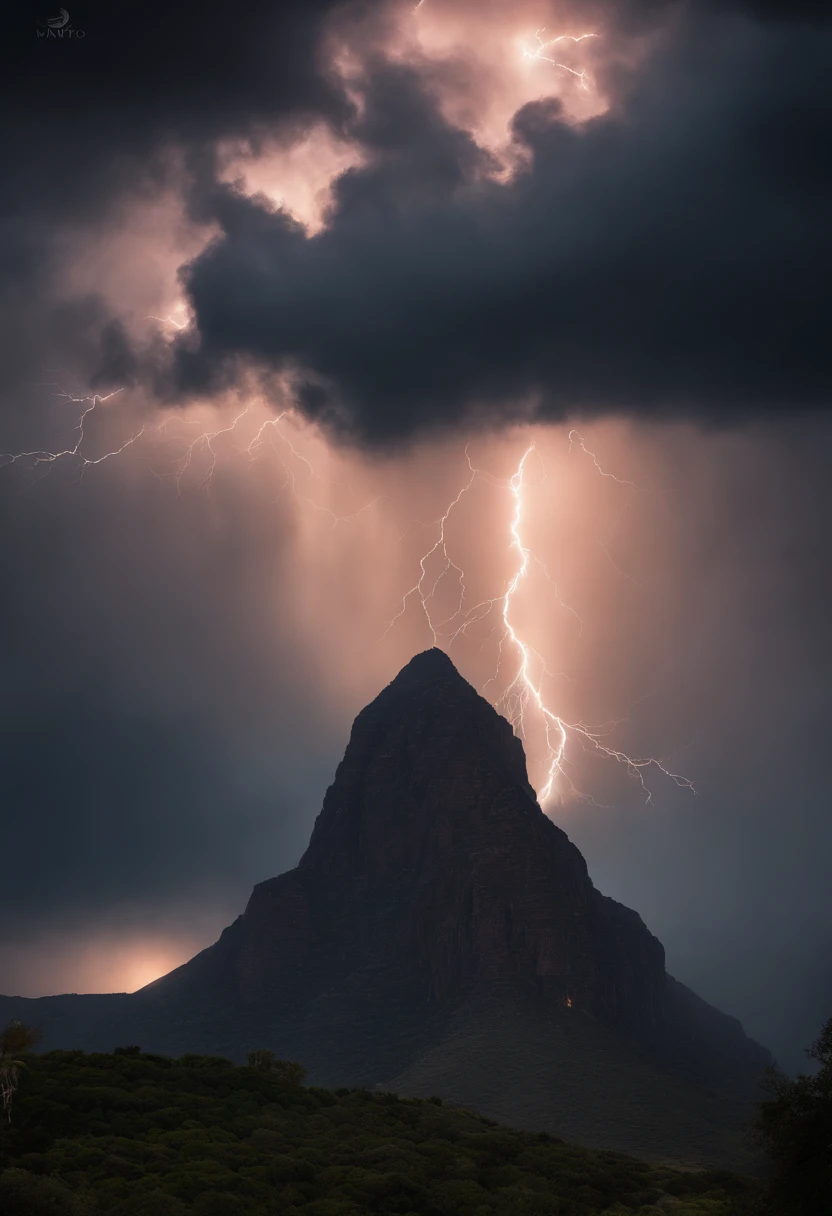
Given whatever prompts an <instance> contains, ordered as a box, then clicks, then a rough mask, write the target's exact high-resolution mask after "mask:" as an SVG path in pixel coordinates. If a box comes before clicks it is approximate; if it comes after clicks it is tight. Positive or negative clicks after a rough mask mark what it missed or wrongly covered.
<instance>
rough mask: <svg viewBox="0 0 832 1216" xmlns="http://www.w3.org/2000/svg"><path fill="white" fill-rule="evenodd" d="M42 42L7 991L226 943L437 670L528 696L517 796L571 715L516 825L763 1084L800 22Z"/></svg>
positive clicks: (26, 59)
mask: <svg viewBox="0 0 832 1216" xmlns="http://www.w3.org/2000/svg"><path fill="white" fill-rule="evenodd" d="M824 10H826V11H824ZM65 12H66V10H59V9H58V8H57V7H56V8H55V9H54V10H49V11H48V12H47V10H46V9H44V10H43V11H42V12H41V11H35V10H30V9H28V8H27V9H26V10H25V11H24V10H22V9H21V10H20V11H19V12H18V13H17V14H16V17H15V18H14V19H12V20H10V21H9V22H8V28H7V29H6V30H5V33H4V40H3V45H2V48H0V55H2V57H3V65H2V72H0V89H2V90H3V91H4V93H5V97H4V98H3V101H4V105H3V114H4V118H3V120H2V123H3V125H2V140H3V143H4V156H3V164H4V173H3V176H2V181H0V267H2V273H0V307H2V315H3V328H2V331H0V454H1V455H0V577H1V578H2V594H0V672H2V683H0V688H2V700H0V715H2V723H0V726H2V729H0V772H2V782H3V798H2V802H1V803H0V807H1V808H2V809H1V810H0V815H1V816H2V833H3V834H2V840H3V853H4V858H5V864H4V871H3V882H2V883H0V991H2V992H5V993H20V994H22V995H31V996H35V995H42V994H46V993H52V992H58V991H96V990H102V991H111V990H114V989H124V988H127V989H133V988H136V987H138V986H140V985H141V984H143V983H146V982H148V981H149V980H150V979H152V978H155V976H157V975H159V974H161V973H162V972H163V971H165V970H167V969H169V968H170V967H172V966H175V965H177V964H178V963H180V962H181V961H183V960H184V959H185V958H187V957H189V956H190V954H191V953H193V952H195V951H196V950H198V949H201V948H202V947H203V946H204V945H207V944H208V943H209V942H210V941H212V940H214V938H215V936H216V935H217V933H218V932H219V930H220V929H221V928H222V927H223V926H224V925H225V924H227V923H228V922H229V921H230V920H231V919H232V918H233V917H234V916H235V915H237V913H238V912H239V911H240V910H241V909H242V907H243V906H244V903H245V900H246V898H247V895H248V892H249V890H250V888H251V885H252V884H253V883H254V882H257V881H260V880H262V879H264V878H267V877H270V876H272V875H274V874H277V873H280V872H281V871H282V870H284V869H286V868H288V867H290V866H292V865H294V864H295V863H296V861H297V859H298V858H299V856H300V854H301V852H302V850H303V848H304V847H305V843H306V840H307V839H308V834H309V831H310V829H311V825H312V822H313V819H314V817H315V815H316V814H317V812H318V810H319V809H320V804H321V800H322V797H323V793H324V790H325V789H326V786H327V785H328V784H329V782H330V780H331V779H332V775H333V773H334V769H335V765H336V764H337V762H338V760H339V759H340V756H341V754H342V752H343V749H344V746H345V743H346V739H347V737H348V733H349V727H350V723H351V721H352V718H353V717H354V715H355V714H356V713H357V712H358V711H359V710H360V709H361V707H362V706H363V705H364V704H365V703H366V702H367V701H368V700H369V699H370V698H371V697H372V696H374V695H375V694H376V693H377V692H378V691H379V690H380V688H381V687H382V686H383V685H384V684H385V683H387V682H388V681H389V680H390V679H391V678H392V677H393V676H394V675H395V674H396V672H397V670H398V669H399V668H400V667H401V666H402V665H403V664H404V663H405V662H407V660H408V659H409V658H410V657H411V655H412V654H413V653H414V652H416V651H418V650H422V649H425V648H426V647H427V646H429V645H431V644H433V643H434V642H435V643H436V644H438V645H441V646H442V647H443V648H444V649H446V650H448V652H449V653H450V654H451V657H452V658H453V659H454V662H455V663H456V664H457V666H458V667H459V669H460V671H461V672H462V674H463V675H465V676H466V678H468V679H470V680H471V681H472V683H474V684H475V686H476V687H478V688H479V689H480V690H481V691H482V692H483V693H484V695H487V696H489V698H490V699H491V700H492V701H493V702H494V703H496V704H498V708H502V709H503V710H505V711H506V712H507V713H509V714H512V713H514V714H515V716H516V714H517V713H518V711H519V702H518V699H517V695H518V694H520V695H521V696H523V695H525V701H526V717H525V721H524V723H522V724H521V723H520V722H519V720H518V721H517V726H518V729H519V730H522V733H523V736H524V741H525V743H526V747H527V753H528V756H529V767H530V773H531V775H532V779H533V782H534V784H535V786H536V788H537V789H538V790H539V791H541V790H543V789H544V787H545V784H546V780H547V774H548V772H549V770H550V768H551V763H552V752H551V745H552V739H553V738H555V736H556V735H557V731H555V733H554V735H553V734H552V731H551V729H550V735H549V739H548V741H547V735H546V724H547V721H548V722H549V725H550V728H551V725H552V722H553V721H554V722H556V723H558V724H563V728H564V737H565V738H566V745H565V751H564V753H563V757H562V762H561V763H560V765H559V766H558V771H556V772H555V779H554V783H553V796H552V797H551V798H550V799H548V800H547V801H546V805H545V809H546V810H547V813H549V814H551V815H552V817H553V818H554V819H555V820H556V822H558V823H559V824H560V825H561V826H563V827H564V828H565V829H566V830H567V832H568V833H569V834H570V836H571V837H572V839H573V840H574V841H575V843H576V844H577V845H578V846H579V847H580V848H581V849H582V850H583V852H584V853H585V855H586V857H587V861H588V863H589V867H590V873H591V875H592V877H593V879H594V881H595V882H596V885H598V886H599V887H600V889H601V890H602V891H604V892H605V893H606V894H609V895H612V896H615V897H616V898H618V899H621V900H622V901H624V902H625V903H627V904H629V905H630V906H632V907H634V908H636V909H637V910H638V911H639V912H640V913H641V915H642V916H643V918H644V919H645V921H646V923H647V924H648V926H649V927H650V928H651V929H652V930H653V932H654V933H656V934H657V935H658V936H659V937H660V938H661V940H662V941H663V942H664V944H665V947H666V949H667V954H668V968H669V970H670V971H671V972H672V973H673V974H675V975H676V976H677V978H679V979H681V980H683V981H684V982H686V983H689V984H690V985H691V986H692V987H694V988H695V989H696V990H697V991H698V992H699V993H700V994H701V995H702V996H704V997H705V998H707V999H708V1000H711V1001H712V1002H714V1003H715V1004H717V1005H719V1006H720V1007H721V1008H723V1009H725V1010H726V1011H727V1012H730V1013H733V1014H736V1015H737V1016H739V1017H741V1018H742V1020H743V1022H744V1024H745V1026H746V1029H747V1030H748V1031H749V1032H750V1033H751V1034H753V1035H754V1036H755V1037H757V1038H759V1039H760V1040H761V1041H762V1042H764V1043H765V1044H766V1045H767V1046H769V1047H770V1048H771V1049H772V1050H773V1051H774V1052H775V1054H776V1055H777V1056H778V1058H779V1060H780V1062H781V1063H782V1064H784V1065H785V1066H786V1067H788V1068H792V1069H793V1068H797V1067H799V1066H800V1064H801V1061H802V1060H803V1054H802V1049H803V1048H804V1047H805V1046H807V1045H808V1043H809V1042H810V1041H811V1040H812V1039H813V1038H814V1037H815V1036H816V1034H817V1032H818V1030H819V1028H820V1025H821V1023H822V1022H823V1021H824V1020H825V1019H826V1018H827V1017H829V1016H830V1014H832V966H830V963H829V959H830V957H832V953H830V951H831V950H832V915H830V901H829V897H828V894H827V888H828V876H829V864H830V857H832V817H830V807H829V796H828V783H827V774H828V767H829V761H828V755H829V744H828V723H829V720H830V710H832V706H830V693H829V689H830V680H831V678H832V653H831V651H830V642H829V639H830V629H829V624H828V617H829V601H830V592H832V539H831V538H830V522H829V521H830V519H832V482H830V478H829V473H828V467H829V461H830V458H832V442H831V441H832V419H830V414H829V402H830V397H831V396H832V357H830V354H829V349H830V338H829V334H830V332H831V331H832V325H831V323H832V316H830V313H832V306H831V305H830V292H829V282H830V270H832V257H831V256H830V254H831V253H832V226H830V223H829V216H830V214H832V157H830V155H829V136H830V131H831V130H832V75H830V72H829V64H830V62H832V17H830V16H829V15H828V7H827V6H820V5H814V4H810V3H796V2H794V0H791V2H789V3H786V2H785V0H783V2H779V0H748V2H743V0H700V2H690V3H666V2H664V0H625V2H624V3H615V4H613V3H610V2H608V0H584V2H582V3H580V4H578V3H574V2H573V3H571V4H570V3H566V4H557V5H556V4H549V3H536V2H535V0H520V2H519V3H508V2H505V3H491V2H489V0H480V2H478V3H476V4H475V3H472V2H469V0H423V2H422V3H421V4H419V5H418V6H416V7H415V8H414V6H413V5H412V4H411V3H388V4H381V3H372V2H367V3H357V4H346V5H344V4H335V3H323V2H321V0H305V2H304V3H302V4H287V3H283V4H274V3H273V4H264V3H262V0H255V2H254V3H249V4H246V5H241V6H222V5H218V4H216V3H213V0H212V2H210V3H207V4H200V5H192V4H184V5H176V6H173V7H170V6H168V5H163V4H161V3H159V2H158V0H151V2H150V3H147V4H144V5H142V6H141V7H140V8H138V9H137V8H131V9H130V10H129V13H128V12H126V11H125V12H123V13H117V12H116V11H115V8H114V7H113V6H112V5H104V4H87V5H85V6H83V8H82V7H78V8H76V7H72V8H70V9H69V10H68V13H67V19H66V21H64V22H63V24H62V25H55V24H53V25H52V26H50V25H49V21H50V19H51V20H53V21H63V15H64V13H65ZM524 453H527V455H526V458H525V461H524V462H523V463H522V465H521V461H523V457H524ZM452 504H453V506H452ZM449 508H450V511H449ZM443 519H444V524H443V522H442V521H443ZM420 559H422V564H421V565H420ZM524 563H525V564H524ZM521 567H522V569H521ZM507 593H508V594H509V600H508V603H507V602H506V599H505V597H506V594H507ZM423 599H427V605H426V609H425V608H424V607H423V605H422V600H423ZM504 612H507V613H508V617H509V624H510V626H511V628H510V630H509V631H508V632H507V628H506V621H505V619H504ZM518 639H519V641H518ZM524 647H525V648H526V650H525V653H526V654H527V655H529V656H530V660H529V671H530V680H531V684H532V685H533V687H534V689H535V690H537V691H538V692H539V693H540V696H541V699H542V701H543V703H544V705H545V707H546V709H548V711H549V715H550V716H549V718H548V719H547V717H546V714H545V713H541V711H540V707H539V706H538V705H537V704H536V700H535V697H534V696H531V695H530V693H529V686H528V685H523V683H522V676H518V672H519V671H520V667H521V666H522V656H523V653H524V650H523V648H524ZM518 679H520V680H521V682H520V683H518V682H517V680H518ZM501 696H503V700H502V701H501V700H500V698H501ZM560 729H561V727H560V725H558V728H557V730H558V731H559V730H560ZM558 737H559V736H558ZM557 741H558V740H557V738H555V743H556V744H557ZM603 749H607V753H608V752H614V753H615V755H610V754H607V753H605V752H604V750H603ZM625 756H627V757H630V758H631V759H632V758H635V759H637V760H644V759H647V758H651V757H654V758H656V759H658V760H660V761H661V765H662V767H661V768H660V767H659V765H657V764H644V765H641V766H637V767H634V766H633V765H632V764H629V765H628V763H627V762H626V760H625V759H624V758H623V757H625ZM662 768H664V769H667V770H668V771H669V772H671V773H673V774H676V780H674V779H673V778H672V777H669V776H667V775H666V773H665V772H663V771H662ZM688 782H692V784H693V786H694V787H695V792H692V791H691V789H690V788H689V787H688Z"/></svg>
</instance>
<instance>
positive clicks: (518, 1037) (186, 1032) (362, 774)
mask: <svg viewBox="0 0 832 1216" xmlns="http://www.w3.org/2000/svg"><path fill="white" fill-rule="evenodd" d="M10 1016H18V1017H22V1018H24V1019H25V1020H27V1021H30V1022H35V1023H38V1024H39V1025H41V1026H42V1028H43V1029H44V1031H45V1034H46V1037H45V1040H44V1046H45V1047H52V1046H62V1047H83V1048H86V1049H93V1048H95V1049H102V1050H110V1049H112V1048H113V1047H114V1046H116V1045H118V1044H122V1043H127V1042H129V1043H139V1044H140V1045H141V1046H142V1048H144V1049H145V1050H151V1051H155V1052H160V1053H170V1054H177V1055H178V1054H180V1053H182V1052H185V1051H192V1052H207V1053H214V1054H224V1055H228V1056H231V1057H232V1058H234V1059H241V1058H242V1056H243V1054H244V1053H245V1051H246V1050H248V1049H250V1048H253V1047H269V1048H271V1049H273V1050H274V1051H276V1052H277V1053H278V1054H280V1055H282V1056H284V1057H291V1058H295V1059H299V1060H301V1061H302V1062H303V1063H304V1064H305V1065H306V1067H307V1068H308V1069H309V1072H310V1077H311V1080H313V1081H315V1082H319V1083H321V1084H327V1085H332V1086H338V1085H340V1086H345V1085H346V1086H366V1087H373V1086H377V1085H380V1086H382V1087H383V1088H385V1089H398V1090H400V1091H401V1092H403V1093H409V1094H413V1095H417V1096H418V1095H428V1094H431V1093H438V1094H441V1096H442V1097H444V1098H445V1099H448V1100H451V1101H456V1102H459V1103H461V1104H465V1105H470V1106H472V1107H474V1108H475V1109H477V1110H479V1111H481V1112H482V1113H484V1114H486V1115H489V1116H492V1117H495V1118H498V1119H502V1120H505V1121H507V1122H511V1123H513V1124H515V1125H516V1126H519V1127H525V1128H530V1129H534V1130H540V1129H545V1130H547V1131H550V1132H552V1133H554V1134H556V1135H559V1136H562V1137H564V1138H571V1139H576V1140H579V1141H582V1142H583V1143H585V1144H588V1145H594V1146H599V1147H605V1148H616V1149H620V1150H624V1151H628V1152H633V1153H638V1154H640V1155H642V1156H647V1157H652V1158H654V1159H666V1160H686V1161H695V1162H702V1163H712V1164H731V1165H735V1166H736V1165H740V1166H741V1165H742V1164H743V1156H744V1152H745V1150H744V1148H743V1143H742V1138H741V1134H740V1131H739V1128H740V1126H741V1123H742V1119H743V1116H744V1113H745V1111H746V1109H747V1104H748V1102H749V1100H750V1099H751V1098H753V1097H754V1096H755V1088H756V1078H757V1077H758V1076H759V1074H760V1073H761V1072H762V1070H763V1069H764V1067H765V1066H766V1064H767V1063H769V1062H770V1061H769V1056H768V1053H767V1052H766V1051H765V1050H764V1049H763V1048H761V1047H760V1046H759V1045H758V1044H756V1043H754V1042H752V1041H751V1040H750V1039H748V1038H747V1037H746V1035H745V1034H744V1032H743V1030H742V1027H741V1026H740V1024H739V1022H737V1021H736V1020H735V1019H733V1018H730V1017H727V1016H726V1015H724V1014H722V1013H719V1012H718V1011H717V1010H715V1009H713V1008H711V1007H710V1006H708V1005H707V1004H705V1002H703V1001H701V1000H699V999H698V998H697V997H696V996H694V994H693V993H691V992H690V991H689V990H687V989H686V988H684V986H683V985H681V984H679V983H677V982H676V981H675V980H673V979H672V978H671V977H669V976H668V975H667V973H666V971H665V965H664V950H663V948H662V946H661V944H660V942H659V941H657V939H656V938H655V937H653V935H652V934H651V933H650V932H649V931H648V929H647V928H646V927H645V925H644V924H643V922H642V921H641V919H640V917H639V916H638V915H637V913H635V912H633V911H631V910H630V909H628V908H625V907H623V906H622V905H620V904H618V903H616V902H615V901H614V900H611V899H608V898H607V897H605V896H603V895H601V894H600V893H599V892H598V891H597V890H596V889H595V888H594V887H593V885H592V883H591V881H590V879H589V876H588V873H587V868H586V863H585V862H584V859H583V857H582V856H581V854H580V852H579V851H578V850H577V849H576V848H575V846H574V845H573V844H571V842H570V841H569V839H568V837H567V836H566V834H565V833H564V832H563V831H561V830H560V829H559V828H558V827H556V826H555V824H554V823H552V822H551V820H550V819H548V818H547V817H546V816H545V815H544V814H543V813H542V811H541V810H540V808H539V806H538V805H537V801H536V799H535V795H534V791H533V790H532V788H531V787H530V785H529V782H528V778H527V774H526V764H525V757H524V754H523V749H522V746H521V744H520V742H519V740H518V739H517V738H516V737H515V735H514V734H513V732H512V730H511V727H510V726H509V724H508V723H507V722H506V721H505V719H503V718H502V717H500V716H499V715H498V714H497V713H496V712H495V711H494V709H493V708H492V707H491V706H490V705H489V704H488V703H487V702H486V701H485V700H483V699H482V698H481V697H480V696H479V695H478V694H477V693H476V692H475V690H474V689H473V688H472V687H471V686H470V685H469V684H468V683H467V682H466V681H465V680H464V679H463V678H462V677H461V676H460V675H459V673H458V672H457V671H456V669H455V667H454V666H453V664H452V663H451V661H450V659H448V657H447V656H446V655H445V654H443V653H442V652H441V651H439V650H429V651H426V652H425V653H423V654H420V655H417V656H416V657H415V658H414V659H413V660H412V661H411V662H410V663H409V664H408V665H407V666H406V667H405V668H404V669H403V670H402V671H401V672H400V673H399V675H398V676H397V677H396V679H395V680H394V681H393V682H392V683H391V684H390V685H389V686H388V687H387V688H385V689H384V690H383V691H382V693H381V694H380V695H379V696H378V697H377V698H376V699H375V700H374V701H373V702H372V703H371V704H370V705H368V706H367V707H366V709H364V710H363V711H362V712H361V713H360V714H359V715H358V717H357V718H356V720H355V723H354V725H353V729H352V734H351V737H350V742H349V745H348V747H347V750H346V754H345V756H344V759H343V760H342V762H341V764H340V765H339V766H338V770H337V772H336V775H335V780H334V782H333V784H332V785H331V786H330V788H329V790H328V791H327V794H326V797H325V799H324V805H323V809H322V811H321V813H320V815H319V816H318V819H317V820H316V823H315V827H314V830H313V833H312V838H311V841H310V843H309V847H308V849H307V851H306V853H305V854H304V856H303V858H302V859H301V861H300V863H299V865H298V866H297V867H296V868H295V869H294V870H291V871H289V872H288V873H286V874H282V875H280V877H278V878H274V879H271V880H269V881H267V882H263V883H260V884H259V885H258V886H257V887H255V889H254V892H253V894H252V896H251V899H250V900H249V903H248V906H247V908H246V910H245V912H244V914H243V915H242V916H241V917H239V918H238V919H237V920H236V921H235V922H234V924H233V925H231V926H230V927H229V928H228V929H226V930H225V932H224V933H223V934H222V936H221V937H220V939H219V941H218V942H217V943H216V944H215V945H213V946H211V947H210V948H209V949H207V950H205V951H203V952H202V953H201V954H199V955H197V956H196V957H195V958H193V959H191V961H190V962H188V963H186V964H185V965H184V966H183V967H180V968H178V969H177V970H176V971H173V972H171V973H170V974H169V975H167V976H164V977H163V978H162V979H160V980H157V981H156V982H155V983H153V984H151V985H149V986H148V987H147V988H144V989H142V990H141V991H140V992H138V993H135V994H133V995H132V996H124V995H119V996H110V997H105V996H102V997H93V996H87V997H74V996H63V997H49V998H42V999H41V1000H24V999H22V998H0V1017H10Z"/></svg>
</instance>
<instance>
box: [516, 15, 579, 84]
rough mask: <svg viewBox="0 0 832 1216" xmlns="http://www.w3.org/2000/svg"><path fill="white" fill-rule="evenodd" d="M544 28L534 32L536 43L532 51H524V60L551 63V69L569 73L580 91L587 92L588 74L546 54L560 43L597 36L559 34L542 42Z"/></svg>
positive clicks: (543, 26)
mask: <svg viewBox="0 0 832 1216" xmlns="http://www.w3.org/2000/svg"><path fill="white" fill-rule="evenodd" d="M545 30H546V26H545V25H542V26H541V27H540V28H539V29H537V30H535V32H534V38H535V42H536V43H537V45H536V47H535V48H534V50H533V51H529V50H525V49H524V51H523V55H524V57H525V58H526V59H539V60H541V61H542V62H543V63H551V64H552V66H553V67H556V68H560V70H561V71H562V72H569V74H570V75H571V76H575V77H577V79H578V82H579V83H580V86H581V88H582V89H586V90H587V92H588V91H589V88H590V86H589V84H588V83H587V81H588V80H589V76H588V73H587V72H586V71H584V70H582V71H578V70H577V69H576V68H571V67H570V66H569V64H568V63H561V62H560V60H559V59H553V58H552V56H551V54H549V53H548V52H549V51H550V49H551V48H552V47H555V46H558V45H559V43H562V42H574V43H577V42H585V41H586V39H587V38H597V37H598V35H597V34H559V35H558V36H557V37H556V38H549V39H547V40H546V41H544V39H543V37H542V35H543V34H544V33H545Z"/></svg>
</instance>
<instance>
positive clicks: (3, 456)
mask: <svg viewBox="0 0 832 1216" xmlns="http://www.w3.org/2000/svg"><path fill="white" fill-rule="evenodd" d="M55 387H56V388H57V387H58V386H57V385H56V386H55ZM120 392H121V389H120V388H117V389H116V390H115V392H112V393H108V394H107V395H106V396H104V397H102V396H100V395H99V394H98V393H94V394H93V395H92V396H89V397H73V396H72V394H71V393H65V392H63V391H62V390H60V391H59V392H58V394H57V395H58V397H59V399H60V400H61V401H65V402H67V403H70V404H73V405H83V406H85V408H84V409H83V410H82V411H81V413H80V416H79V418H78V422H77V423H76V425H75V428H74V434H75V443H74V444H73V445H72V446H71V447H68V448H63V449H60V450H57V451H54V452H51V451H46V450H44V449H40V450H34V451H31V452H14V453H13V452H3V453H0V461H2V464H0V468H5V467H6V466H8V465H10V464H28V465H29V466H30V467H32V468H37V466H38V465H42V464H46V465H54V464H56V463H57V462H58V461H59V460H63V459H69V460H74V461H76V462H77V463H78V465H79V466H80V469H81V474H82V475H83V473H84V472H85V471H86V469H88V468H92V467H93V466H94V465H97V464H103V463H104V461H105V460H111V459H112V458H113V457H114V456H120V455H121V454H122V452H124V451H126V449H127V448H129V447H132V446H133V444H134V443H135V442H136V440H137V439H139V438H140V436H141V435H143V434H144V427H143V426H142V427H140V428H139V430H137V431H136V432H135V433H134V434H133V435H131V436H130V438H129V439H127V440H125V442H124V443H122V444H121V446H120V447H117V448H114V449H113V450H112V451H110V452H104V454H103V455H101V456H97V457H96V458H95V459H90V458H89V457H88V456H85V455H84V454H83V452H82V451H81V447H82V445H83V443H84V440H85V439H86V430H85V428H86V422H87V419H88V418H89V417H90V415H91V414H93V413H94V412H95V410H96V409H98V407H99V406H101V405H104V404H105V403H106V402H107V401H111V400H112V398H113V397H116V396H118V394H119V393H120Z"/></svg>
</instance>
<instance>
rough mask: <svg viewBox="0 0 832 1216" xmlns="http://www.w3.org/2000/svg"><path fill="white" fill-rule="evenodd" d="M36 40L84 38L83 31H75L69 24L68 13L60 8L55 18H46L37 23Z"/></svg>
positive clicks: (84, 32) (84, 33)
mask: <svg viewBox="0 0 832 1216" xmlns="http://www.w3.org/2000/svg"><path fill="white" fill-rule="evenodd" d="M38 25H39V26H40V29H39V30H38V32H37V33H38V38H84V37H86V31H85V30H76V29H73V27H72V26H71V25H70V24H69V13H68V12H67V10H66V9H65V8H62V9H61V10H60V11H59V13H58V15H57V17H47V18H46V19H45V20H44V21H39V22H38Z"/></svg>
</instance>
